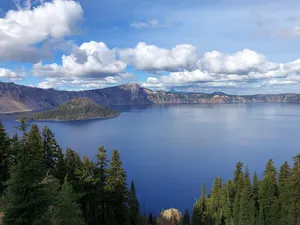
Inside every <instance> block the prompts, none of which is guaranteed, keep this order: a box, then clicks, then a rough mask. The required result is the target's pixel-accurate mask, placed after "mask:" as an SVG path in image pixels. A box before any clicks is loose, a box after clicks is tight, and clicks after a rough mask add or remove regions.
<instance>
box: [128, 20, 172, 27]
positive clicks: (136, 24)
mask: <svg viewBox="0 0 300 225" xmlns="http://www.w3.org/2000/svg"><path fill="white" fill-rule="evenodd" d="M167 25H168V23H162V22H160V21H159V20H157V19H152V20H149V21H146V22H141V21H133V22H132V23H131V24H130V26H131V27H133V28H137V29H141V28H160V27H165V26H167Z"/></svg>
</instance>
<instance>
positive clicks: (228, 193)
mask: <svg viewBox="0 0 300 225" xmlns="http://www.w3.org/2000/svg"><path fill="white" fill-rule="evenodd" d="M224 194H225V196H224V197H225V205H224V210H225V217H226V221H225V224H228V225H231V224H233V202H234V187H233V184H232V181H231V180H228V181H227V182H226V184H225V185H224Z"/></svg>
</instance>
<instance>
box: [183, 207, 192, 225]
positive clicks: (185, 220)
mask: <svg viewBox="0 0 300 225" xmlns="http://www.w3.org/2000/svg"><path fill="white" fill-rule="evenodd" d="M190 224H191V220H190V214H189V210H188V209H186V210H185V212H184V215H183V218H182V225H190Z"/></svg>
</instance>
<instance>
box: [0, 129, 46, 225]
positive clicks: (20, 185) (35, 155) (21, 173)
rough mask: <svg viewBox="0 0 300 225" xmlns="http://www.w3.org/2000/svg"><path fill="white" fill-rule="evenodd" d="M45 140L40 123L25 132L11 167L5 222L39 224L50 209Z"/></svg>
mask: <svg viewBox="0 0 300 225" xmlns="http://www.w3.org/2000/svg"><path fill="white" fill-rule="evenodd" d="M43 156H44V154H43V143H42V137H41V135H40V132H39V129H38V127H37V125H32V127H31V130H30V132H29V133H28V135H27V134H24V135H23V140H22V143H21V147H20V149H19V151H18V153H17V164H16V165H15V166H14V167H13V168H12V173H11V178H10V180H9V182H8V191H7V194H6V199H7V202H8V205H7V209H6V213H5V216H4V218H3V222H4V224H6V225H8V224H14V225H18V224H20V225H21V224H22V225H23V224H39V223H41V218H42V217H43V215H44V214H45V212H46V211H47V208H48V205H47V202H48V199H47V198H48V196H47V193H46V192H45V191H44V190H45V189H44V184H43V183H42V180H43V179H44V177H45V175H46V168H45V165H44V157H43Z"/></svg>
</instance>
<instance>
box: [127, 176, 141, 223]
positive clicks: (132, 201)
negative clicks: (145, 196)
mask: <svg viewBox="0 0 300 225" xmlns="http://www.w3.org/2000/svg"><path fill="white" fill-rule="evenodd" d="M139 213H140V204H139V201H138V199H137V196H136V191H135V186H134V182H133V181H131V184H130V192H129V221H130V224H131V225H137V224H138V221H139Z"/></svg>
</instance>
